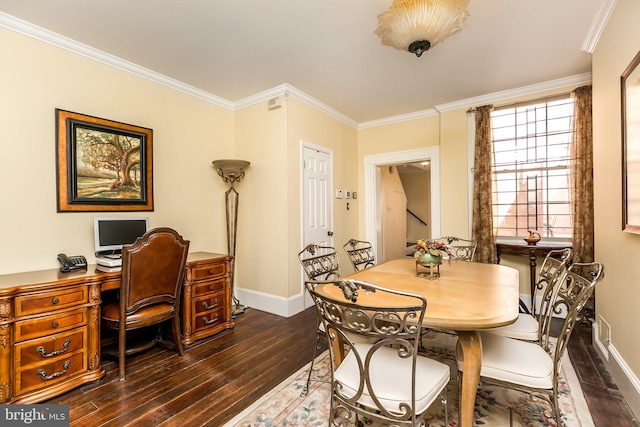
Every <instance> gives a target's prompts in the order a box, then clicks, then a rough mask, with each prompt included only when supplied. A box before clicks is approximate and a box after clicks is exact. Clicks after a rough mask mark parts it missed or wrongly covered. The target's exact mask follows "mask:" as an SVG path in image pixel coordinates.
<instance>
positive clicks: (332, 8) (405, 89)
mask: <svg viewBox="0 0 640 427" xmlns="http://www.w3.org/2000/svg"><path fill="white" fill-rule="evenodd" d="M601 3H602V4H604V3H607V0H471V3H470V6H469V13H470V15H471V16H470V18H469V19H468V20H467V21H466V23H465V24H464V26H463V28H462V31H461V32H460V33H458V34H456V35H454V36H452V37H450V38H449V39H447V40H445V41H444V42H443V43H441V44H439V45H437V46H435V47H434V48H433V49H432V50H429V51H428V52H426V53H425V54H423V55H422V57H420V58H417V57H416V56H414V55H412V54H410V53H408V52H401V51H397V50H395V49H393V48H390V47H387V46H383V45H382V44H381V43H380V39H379V38H378V37H377V36H376V35H375V34H374V33H373V31H374V30H375V29H376V27H377V15H378V14H380V13H382V12H384V11H385V10H386V9H387V8H388V7H389V5H390V4H391V0H270V1H260V0H226V1H223V0H55V1H53V0H0V12H4V13H5V14H7V15H10V17H9V18H13V17H15V18H18V19H19V20H24V21H27V22H28V23H31V24H33V25H36V26H39V27H42V28H44V29H47V30H49V31H52V32H54V33H57V34H59V35H62V36H65V37H68V38H70V39H72V40H74V41H77V42H80V43H83V44H86V45H88V46H91V47H93V48H95V49H99V50H101V51H103V52H106V53H108V54H111V55H114V56H116V57H119V58H122V59H124V60H127V61H130V62H132V63H134V64H137V65H139V66H142V67H145V68H147V69H149V70H152V71H154V72H156V73H160V74H162V75H164V76H167V77H170V78H172V79H175V80H177V81H180V82H182V83H185V84H187V85H190V86H193V87H195V88H197V89H200V90H202V91H205V92H208V93H210V94H212V95H214V96H216V97H220V98H223V99H224V100H228V101H230V102H231V103H236V102H238V101H241V100H243V99H245V98H247V97H252V96H255V95H256V94H259V93H262V92H265V91H269V90H271V89H273V88H275V87H277V86H280V85H283V84H287V85H290V86H292V87H293V88H295V89H297V90H299V91H301V92H303V93H305V94H307V95H308V96H310V97H312V98H314V99H315V100H317V101H319V102H320V103H323V104H326V105H327V106H329V107H331V108H332V109H334V110H337V111H338V112H339V113H340V114H343V115H344V116H346V117H348V118H350V119H351V120H353V121H354V122H357V123H362V122H368V121H374V120H378V119H382V118H386V117H391V116H396V115H406V114H411V113H414V112H418V111H423V110H427V109H430V108H433V107H435V106H437V105H442V104H448V103H452V102H456V101H460V100H464V99H468V98H474V97H480V96H483V95H486V94H490V93H494V92H501V91H507V90H511V89H514V88H519V87H523V86H529V85H535V84H540V83H543V82H548V81H551V80H556V79H562V78H567V77H571V76H576V75H580V74H584V73H590V72H591V54H590V53H587V52H585V51H584V50H582V49H583V45H584V44H585V41H587V44H588V42H589V38H590V37H593V36H592V33H593V31H594V30H593V23H594V22H595V21H597V17H598V14H599V8H600V7H601ZM0 17H1V16H0ZM5 18H7V16H5ZM587 50H588V49H587Z"/></svg>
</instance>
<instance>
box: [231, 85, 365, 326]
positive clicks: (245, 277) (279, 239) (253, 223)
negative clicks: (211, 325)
mask: <svg viewBox="0 0 640 427" xmlns="http://www.w3.org/2000/svg"><path fill="white" fill-rule="evenodd" d="M236 136H237V154H238V156H239V157H241V158H243V159H246V160H249V161H251V162H252V164H251V167H250V168H249V169H248V171H247V175H246V178H245V180H244V181H243V182H242V183H241V187H238V188H239V192H240V194H241V207H240V209H239V211H240V212H239V216H240V218H239V220H238V244H237V252H236V255H237V262H238V263H237V270H236V271H237V281H236V286H237V295H239V297H240V300H241V302H242V303H243V304H247V305H249V306H251V307H255V308H259V309H261V310H265V311H269V312H273V313H278V314H284V315H290V314H294V313H296V312H298V311H300V310H302V309H303V308H304V302H303V295H304V294H303V292H302V291H303V276H302V270H301V267H300V264H299V262H298V258H297V255H298V252H299V251H300V250H301V249H302V233H301V222H302V218H301V213H302V207H301V204H300V203H301V201H300V193H301V182H302V181H301V180H302V177H301V168H300V166H301V146H302V145H301V144H302V141H304V142H306V143H310V144H313V145H315V146H320V147H323V148H326V149H327V150H330V151H331V152H332V154H333V181H334V188H339V189H344V190H351V191H353V190H356V189H357V169H356V168H355V167H353V165H355V164H356V152H357V145H356V137H357V132H356V130H355V128H353V127H352V126H349V125H346V124H345V123H343V122H342V121H340V120H338V119H335V118H333V117H331V116H330V115H328V114H327V113H324V112H321V111H320V110H318V109H317V108H314V107H312V106H310V105H309V104H307V103H305V102H303V101H301V100H299V99H297V98H296V97H293V96H290V95H283V106H282V108H279V109H276V110H269V109H268V108H267V102H266V101H264V102H261V103H258V104H255V105H252V106H250V107H247V108H243V109H241V110H239V111H237V112H236ZM333 202H334V229H333V231H334V244H335V246H336V247H338V248H339V251H338V253H339V254H340V257H341V265H344V266H345V272H348V271H349V268H350V267H349V265H350V264H349V261H348V259H347V258H346V256H345V254H344V253H343V251H342V250H341V248H342V245H343V244H344V243H346V241H347V240H349V239H350V238H351V237H353V236H354V234H356V233H355V232H354V231H353V230H357V224H358V223H357V221H358V210H359V209H358V206H359V203H358V200H346V199H333ZM347 202H349V203H350V209H349V210H347V207H346V203H347ZM283 255H285V256H283Z"/></svg>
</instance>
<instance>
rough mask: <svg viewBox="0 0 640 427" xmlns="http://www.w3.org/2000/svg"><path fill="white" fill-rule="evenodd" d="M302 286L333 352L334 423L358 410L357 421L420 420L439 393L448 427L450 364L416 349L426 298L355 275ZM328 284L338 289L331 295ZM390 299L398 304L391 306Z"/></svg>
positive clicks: (401, 422) (403, 423) (407, 423)
mask: <svg viewBox="0 0 640 427" xmlns="http://www.w3.org/2000/svg"><path fill="white" fill-rule="evenodd" d="M305 286H306V288H307V291H309V294H310V295H311V297H312V298H313V300H314V302H315V304H316V308H317V310H318V316H319V317H320V318H321V319H322V321H323V322H324V324H325V334H326V338H327V340H328V342H329V344H330V348H331V349H332V350H333V351H330V352H329V354H330V366H331V383H330V384H331V402H330V412H329V425H331V426H333V425H338V424H337V423H336V424H334V421H336V420H337V419H338V418H341V417H346V418H351V416H352V415H355V418H356V419H355V422H356V425H370V424H372V423H380V424H383V425H394V426H422V425H424V423H425V419H424V416H425V413H426V412H427V410H428V409H429V408H430V407H431V406H432V404H433V403H434V402H435V401H436V400H438V398H440V400H441V402H442V404H443V406H444V425H445V426H448V414H447V384H448V383H449V378H450V372H449V366H448V365H446V364H444V363H441V362H438V361H436V360H433V359H430V358H428V357H427V356H424V355H421V354H419V353H418V343H419V340H420V330H421V324H422V320H423V318H424V314H425V311H426V309H427V300H426V299H425V298H424V297H423V296H420V295H415V294H411V293H407V292H401V291H396V290H392V289H386V288H383V287H380V286H376V285H373V284H371V283H367V282H362V281H356V280H331V281H307V282H306V283H305ZM329 288H334V290H335V291H336V292H335V293H331V294H329V293H328V292H327V291H328V290H329ZM371 295H375V300H372V299H370V298H368V296H371ZM390 300H392V301H394V304H393V305H392V306H387V305H386V303H387V302H388V301H390ZM354 337H359V338H360V340H357V341H356V340H354ZM362 339H365V340H366V342H361V341H362Z"/></svg>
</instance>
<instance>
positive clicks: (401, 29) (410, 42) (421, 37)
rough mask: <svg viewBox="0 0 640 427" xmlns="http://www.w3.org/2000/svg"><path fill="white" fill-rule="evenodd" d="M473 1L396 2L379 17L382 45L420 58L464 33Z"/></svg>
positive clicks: (423, 0)
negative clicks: (439, 44)
mask: <svg viewBox="0 0 640 427" xmlns="http://www.w3.org/2000/svg"><path fill="white" fill-rule="evenodd" d="M468 6H469V0H393V3H392V4H391V7H390V8H389V10H387V11H386V12H384V13H381V14H380V15H378V28H377V29H376V31H375V34H377V35H378V36H380V38H381V39H382V44H383V45H386V46H391V47H393V48H396V49H398V50H406V51H409V52H411V53H414V54H415V55H416V56H418V57H420V56H421V55H422V54H423V53H424V52H426V51H427V50H429V48H432V47H434V46H435V45H437V44H438V43H440V42H442V41H443V40H444V39H446V38H447V37H449V36H452V35H453V34H455V33H457V32H458V31H460V29H461V28H462V24H463V23H464V21H466V20H467V18H468V17H469V12H467V7H468Z"/></svg>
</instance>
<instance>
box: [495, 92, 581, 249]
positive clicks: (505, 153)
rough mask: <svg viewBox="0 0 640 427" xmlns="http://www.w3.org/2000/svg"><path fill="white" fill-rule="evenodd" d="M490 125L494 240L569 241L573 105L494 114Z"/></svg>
mask: <svg viewBox="0 0 640 427" xmlns="http://www.w3.org/2000/svg"><path fill="white" fill-rule="evenodd" d="M491 124H492V138H493V174H494V176H493V200H494V202H493V203H494V204H493V215H494V228H495V233H496V235H497V236H514V237H515V236H521V237H524V236H527V235H528V234H529V231H528V230H536V231H538V232H539V233H540V234H541V235H542V236H543V237H564V238H570V237H571V227H572V220H571V198H570V189H569V184H570V183H569V164H570V158H569V157H570V154H571V149H570V144H571V142H572V140H573V135H574V129H573V100H572V99H571V98H569V97H567V98H566V99H560V100H554V101H550V102H540V103H538V104H531V105H524V106H519V107H508V108H502V109H496V110H494V111H493V113H492V116H491Z"/></svg>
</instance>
